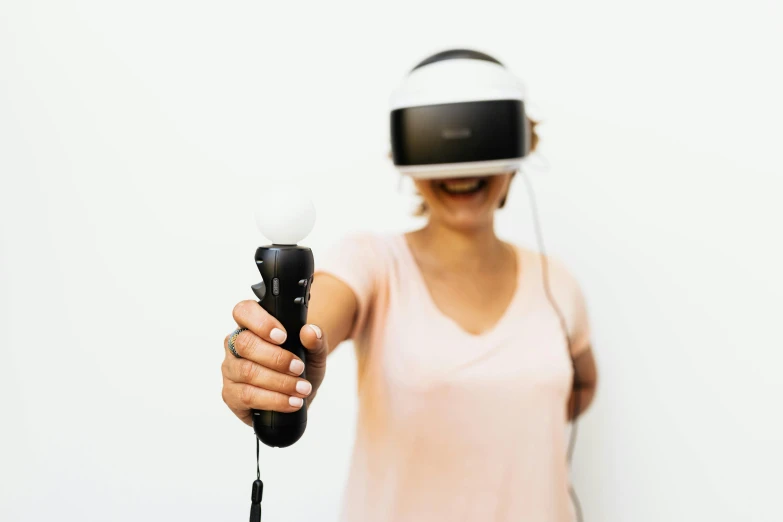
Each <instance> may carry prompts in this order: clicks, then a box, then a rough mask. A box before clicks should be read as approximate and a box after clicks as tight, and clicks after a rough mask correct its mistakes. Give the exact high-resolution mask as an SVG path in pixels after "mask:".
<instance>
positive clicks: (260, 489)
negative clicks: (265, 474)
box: [250, 437, 264, 522]
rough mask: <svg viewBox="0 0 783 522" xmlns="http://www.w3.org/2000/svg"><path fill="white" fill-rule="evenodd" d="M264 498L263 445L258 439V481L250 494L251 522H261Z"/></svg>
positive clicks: (254, 482)
mask: <svg viewBox="0 0 783 522" xmlns="http://www.w3.org/2000/svg"><path fill="white" fill-rule="evenodd" d="M263 496H264V483H263V482H261V444H260V443H259V442H258V437H256V480H255V481H253V491H252V493H251V494H250V501H251V504H250V522H261V497H263Z"/></svg>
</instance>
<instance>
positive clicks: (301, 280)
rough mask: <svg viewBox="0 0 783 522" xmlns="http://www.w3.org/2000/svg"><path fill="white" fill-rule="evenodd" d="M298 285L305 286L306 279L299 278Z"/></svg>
mask: <svg viewBox="0 0 783 522" xmlns="http://www.w3.org/2000/svg"><path fill="white" fill-rule="evenodd" d="M299 286H307V279H300V280H299Z"/></svg>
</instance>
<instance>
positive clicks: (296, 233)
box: [253, 183, 315, 245]
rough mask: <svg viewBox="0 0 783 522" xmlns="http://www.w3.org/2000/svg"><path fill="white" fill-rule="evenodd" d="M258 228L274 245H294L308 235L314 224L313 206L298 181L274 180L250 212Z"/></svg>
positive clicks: (266, 187)
mask: <svg viewBox="0 0 783 522" xmlns="http://www.w3.org/2000/svg"><path fill="white" fill-rule="evenodd" d="M253 214H254V217H255V219H256V226H257V227H258V230H260V231H261V233H262V234H263V235H264V237H266V238H267V239H268V240H269V241H271V242H272V243H273V244H275V245H295V244H297V243H299V242H300V241H301V240H303V239H304V238H305V237H307V234H309V233H310V231H311V230H313V225H314V224H315V206H314V205H313V202H312V200H311V199H310V197H309V195H308V194H307V191H306V190H304V188H303V187H302V186H301V185H294V184H292V183H274V184H271V185H267V186H265V190H264V194H263V196H262V197H261V199H260V200H259V201H258V204H257V205H256V209H255V212H254V213H253Z"/></svg>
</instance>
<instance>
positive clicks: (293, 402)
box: [288, 397, 304, 408]
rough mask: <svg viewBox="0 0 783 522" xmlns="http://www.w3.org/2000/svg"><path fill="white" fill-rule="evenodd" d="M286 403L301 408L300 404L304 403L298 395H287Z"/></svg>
mask: <svg viewBox="0 0 783 522" xmlns="http://www.w3.org/2000/svg"><path fill="white" fill-rule="evenodd" d="M288 404H290V405H291V406H293V407H294V408H301V407H302V404H304V401H303V400H302V399H300V398H299V397H289V398H288Z"/></svg>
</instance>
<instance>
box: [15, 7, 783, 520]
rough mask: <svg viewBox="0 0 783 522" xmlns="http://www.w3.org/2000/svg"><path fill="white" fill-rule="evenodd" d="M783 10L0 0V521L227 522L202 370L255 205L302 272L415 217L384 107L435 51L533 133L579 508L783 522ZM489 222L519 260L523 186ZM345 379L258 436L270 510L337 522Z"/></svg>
mask: <svg viewBox="0 0 783 522" xmlns="http://www.w3.org/2000/svg"><path fill="white" fill-rule="evenodd" d="M782 24H783V7H782V6H781V4H780V2H773V1H772V0H766V1H765V0H746V1H743V2H740V1H733V2H715V1H696V0H685V1H684V0H659V1H656V2H628V1H620V0H594V1H591V2H583V1H571V2H567V1H562V0H560V1H555V0H550V1H546V2H543V1H542V2H533V1H517V2H513V3H512V2H498V1H486V0H485V1H482V2H423V1H415V2H413V1H395V2H385V3H379V2H358V1H356V2H315V1H312V2H302V1H298V2H262V1H242V2H204V1H193V0H190V1H187V2H186V1H180V2H174V1H160V0H156V1H140V0H137V1H135V2H122V3H121V2H105V1H98V0H95V1H86V0H79V1H75V0H74V1H70V2H57V1H37V0H25V1H22V0H17V1H15V2H12V1H9V0H4V1H2V2H0V176H2V178H1V179H2V184H1V185H0V227H1V228H0V230H1V231H2V234H1V235H0V321H1V322H0V346H1V347H2V359H0V412H1V413H0V424H1V425H2V429H1V430H0V481H2V483H1V484H0V519H2V520H4V521H25V522H27V521H34V520H35V521H37V520H50V519H54V518H57V519H59V520H68V521H80V522H87V521H105V520H116V521H131V520H134V521H135V520H160V521H168V520H190V521H210V522H212V521H215V520H246V517H247V511H248V508H249V506H248V504H249V502H248V501H249V494H250V483H251V481H252V479H253V478H254V473H255V470H254V464H253V457H254V445H253V438H252V435H251V432H250V430H249V428H247V427H245V426H244V425H243V424H241V423H240V422H238V421H236V420H235V419H234V418H233V417H232V415H231V414H230V412H229V411H228V410H227V408H225V406H224V405H223V403H222V401H221V398H220V386H221V380H220V362H221V359H222V356H223V349H222V346H221V343H222V339H223V337H224V336H225V335H226V334H227V333H228V332H229V331H231V329H232V327H233V326H232V325H233V323H232V320H231V315H230V313H231V308H232V306H233V304H234V303H235V302H236V301H239V300H241V299H245V298H248V297H250V296H251V294H250V291H249V288H248V286H249V285H250V284H252V283H255V282H257V280H258V276H257V272H256V269H255V266H254V263H253V262H252V256H253V251H254V249H255V247H256V246H257V245H259V244H261V243H262V239H261V238H260V236H259V235H258V233H257V232H256V230H255V226H254V223H253V221H252V218H251V212H250V211H251V209H252V207H253V205H254V204H255V202H256V201H257V200H258V199H259V198H260V197H261V195H262V194H263V190H264V180H265V179H269V178H273V177H280V176H285V177H292V178H293V177H295V178H297V179H300V180H302V182H303V183H306V184H307V185H309V187H310V189H311V191H312V193H313V194H314V196H315V204H316V206H317V209H318V213H319V220H318V223H317V225H316V228H315V230H314V232H313V233H312V234H311V236H310V238H309V239H308V240H307V242H306V243H307V244H308V245H309V246H312V247H313V249H314V251H315V255H316V258H317V255H318V251H319V249H322V248H325V247H326V246H327V245H330V244H331V243H333V242H334V241H336V240H337V239H338V238H339V237H340V236H342V235H343V234H345V233H347V232H349V231H352V230H356V229H363V230H379V231H380V230H405V229H408V228H411V227H413V226H416V225H418V222H417V221H416V220H414V219H413V218H411V217H409V213H410V211H411V209H412V207H413V204H414V203H415V198H414V197H413V196H412V186H411V184H410V183H403V184H402V186H401V187H400V186H399V185H398V176H397V175H396V174H395V172H394V171H393V170H392V168H391V166H390V164H389V163H388V161H387V160H386V157H385V154H386V152H387V147H388V146H387V114H386V100H387V96H388V94H389V92H390V91H391V89H392V87H393V86H394V85H395V84H396V82H397V81H398V80H399V79H400V78H401V77H402V76H403V75H404V74H405V72H406V71H407V70H408V69H409V68H410V67H412V66H413V65H414V64H415V63H416V62H417V61H418V60H420V59H421V58H423V57H425V56H427V55H429V54H431V53H433V52H436V51H439V50H442V49H445V48H449V47H455V46H458V47H464V46H466V47H474V48H477V49H480V50H484V51H486V52H489V53H490V54H494V55H496V56H497V57H498V58H500V59H501V61H504V62H505V63H506V64H507V65H508V66H509V67H510V68H512V69H513V70H514V71H515V72H517V74H519V75H520V76H521V77H522V78H523V79H524V81H525V82H526V83H527V85H528V89H529V92H530V96H531V103H532V107H531V112H532V114H533V116H534V117H537V118H539V119H541V120H543V123H542V125H541V127H540V134H541V152H542V155H541V156H539V157H538V158H536V159H535V160H533V161H535V162H536V163H537V164H542V163H543V162H547V163H548V164H549V169H548V170H543V169H541V168H537V169H533V168H532V167H531V168H530V172H531V175H532V176H533V179H534V182H535V184H536V187H537V189H538V193H539V194H538V195H539V199H540V206H541V207H542V214H543V216H542V217H543V220H544V226H545V232H546V238H547V241H548V246H549V250H550V252H551V253H554V254H555V255H557V256H559V257H560V258H562V259H563V260H565V261H566V263H567V264H568V265H569V266H570V267H571V269H572V271H573V272H574V273H575V274H576V275H577V276H578V278H579V279H580V281H581V283H582V286H583V287H584V289H585V292H586V294H587V297H588V304H589V305H590V310H591V316H592V322H593V328H594V331H595V336H594V337H595V338H594V344H595V351H596V356H597V359H598V363H599V366H600V376H601V383H600V391H599V395H598V398H597V402H596V403H595V406H594V407H593V408H592V410H591V411H590V412H589V414H588V415H587V416H586V417H585V418H584V421H583V423H582V424H581V432H580V439H579V441H578V445H577V453H576V458H575V462H574V467H573V471H574V481H575V484H576V488H577V490H578V491H579V493H580V496H581V498H582V502H583V505H584V509H585V515H586V520H587V521H590V522H596V521H610V522H627V521H634V522H659V521H667V522H675V521H688V522H690V521H694V520H710V521H735V520H743V521H746V520H747V521H769V522H772V521H779V520H781V519H783V510H782V509H781V507H780V501H779V496H780V490H781V486H783V484H782V483H781V479H780V471H781V464H783V455H782V453H781V449H780V445H781V442H783V440H782V439H783V436H782V434H781V432H782V431H783V430H782V429H781V417H780V412H781V406H780V405H781V402H782V401H783V393H782V392H781V384H780V379H781V365H783V355H781V353H783V342H782V341H781V338H782V336H781V320H780V315H781V311H783V306H781V299H782V298H783V281H782V279H783V277H781V271H780V270H781V266H783V253H782V252H781V250H782V249H781V235H780V228H781V224H783V210H781V204H780V198H781V193H782V192H783V182H781V174H783V168H782V167H783V160H781V142H783V130H782V129H783V126H781V118H783V102H782V101H781V99H783V97H781V94H780V93H781V92H783V76H782V75H781V67H780V49H781V48H783V34H782V33H781V32H780V27H781V25H782ZM498 230H499V232H500V233H502V235H504V236H505V237H507V238H510V239H512V240H514V241H517V242H521V243H525V244H532V239H533V235H532V229H531V226H530V216H529V206H528V203H527V198H526V194H525V192H524V186H523V184H522V183H520V182H519V181H517V182H516V183H515V186H514V187H513V189H512V194H511V197H510V203H509V207H508V208H507V209H506V210H505V211H504V212H503V214H502V217H501V218H500V222H499V224H498ZM354 364H355V361H354V359H353V355H352V353H351V350H350V347H349V346H345V347H342V348H341V349H340V350H338V352H337V353H336V354H335V355H334V357H333V360H331V361H330V368H329V370H328V374H327V380H326V382H325V384H324V387H323V389H322V391H321V393H319V396H318V400H317V401H316V402H315V406H314V408H313V410H312V411H311V421H310V425H309V428H308V430H309V431H308V433H307V435H306V436H305V438H304V439H303V440H302V441H301V442H300V443H299V444H297V445H296V446H294V447H292V448H290V449H287V450H271V449H264V451H263V454H262V466H263V470H262V471H263V475H264V478H265V483H266V485H267V491H266V501H265V520H270V521H313V520H319V521H324V522H326V521H334V520H336V517H337V507H338V505H339V501H340V493H341V490H342V486H343V482H344V479H345V476H346V470H347V464H348V456H349V451H350V448H351V444H352V441H351V439H352V430H353V425H354V414H355V408H356V400H355V397H354V395H355V378H354ZM455 458H458V456H455Z"/></svg>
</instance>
